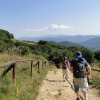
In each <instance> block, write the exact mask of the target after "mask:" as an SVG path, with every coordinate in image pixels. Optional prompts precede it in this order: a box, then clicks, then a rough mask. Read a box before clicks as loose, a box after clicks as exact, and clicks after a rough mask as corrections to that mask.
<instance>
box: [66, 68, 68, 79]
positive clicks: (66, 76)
mask: <svg viewBox="0 0 100 100" xmlns="http://www.w3.org/2000/svg"><path fill="white" fill-rule="evenodd" d="M65 78H66V79H68V69H66V77H65Z"/></svg>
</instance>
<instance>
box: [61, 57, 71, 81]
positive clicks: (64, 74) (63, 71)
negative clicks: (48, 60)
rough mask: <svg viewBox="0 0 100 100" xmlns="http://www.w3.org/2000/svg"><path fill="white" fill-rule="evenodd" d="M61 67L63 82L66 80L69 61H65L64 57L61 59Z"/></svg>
mask: <svg viewBox="0 0 100 100" xmlns="http://www.w3.org/2000/svg"><path fill="white" fill-rule="evenodd" d="M61 65H62V73H63V80H64V81H65V80H66V79H68V71H69V69H70V64H69V60H68V59H67V57H66V56H65V57H64V58H63V61H62V62H61Z"/></svg>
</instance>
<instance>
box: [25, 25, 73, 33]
mask: <svg viewBox="0 0 100 100" xmlns="http://www.w3.org/2000/svg"><path fill="white" fill-rule="evenodd" d="M70 28H73V27H69V26H66V25H56V24H51V26H50V27H45V28H41V29H35V30H27V31H32V32H36V31H44V30H59V29H70Z"/></svg>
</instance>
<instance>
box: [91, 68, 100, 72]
mask: <svg viewBox="0 0 100 100" xmlns="http://www.w3.org/2000/svg"><path fill="white" fill-rule="evenodd" d="M91 70H93V71H97V72H100V70H98V69H94V68H92V69H91Z"/></svg>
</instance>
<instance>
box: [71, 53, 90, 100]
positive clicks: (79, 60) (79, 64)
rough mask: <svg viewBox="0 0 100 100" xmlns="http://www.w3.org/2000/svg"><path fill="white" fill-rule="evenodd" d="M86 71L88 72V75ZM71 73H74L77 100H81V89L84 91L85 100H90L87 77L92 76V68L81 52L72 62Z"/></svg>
mask: <svg viewBox="0 0 100 100" xmlns="http://www.w3.org/2000/svg"><path fill="white" fill-rule="evenodd" d="M85 70H86V71H87V74H86V72H85ZM70 71H71V72H72V73H73V84H74V90H75V93H76V96H77V99H76V100H80V95H79V89H81V90H82V92H83V94H84V98H85V100H88V81H87V76H89V75H90V72H91V67H90V65H89V64H88V62H87V61H86V60H85V59H84V58H83V57H82V53H81V52H80V51H77V52H76V57H75V58H74V59H73V60H72V61H71V66H70ZM86 75H87V76H86Z"/></svg>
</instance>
